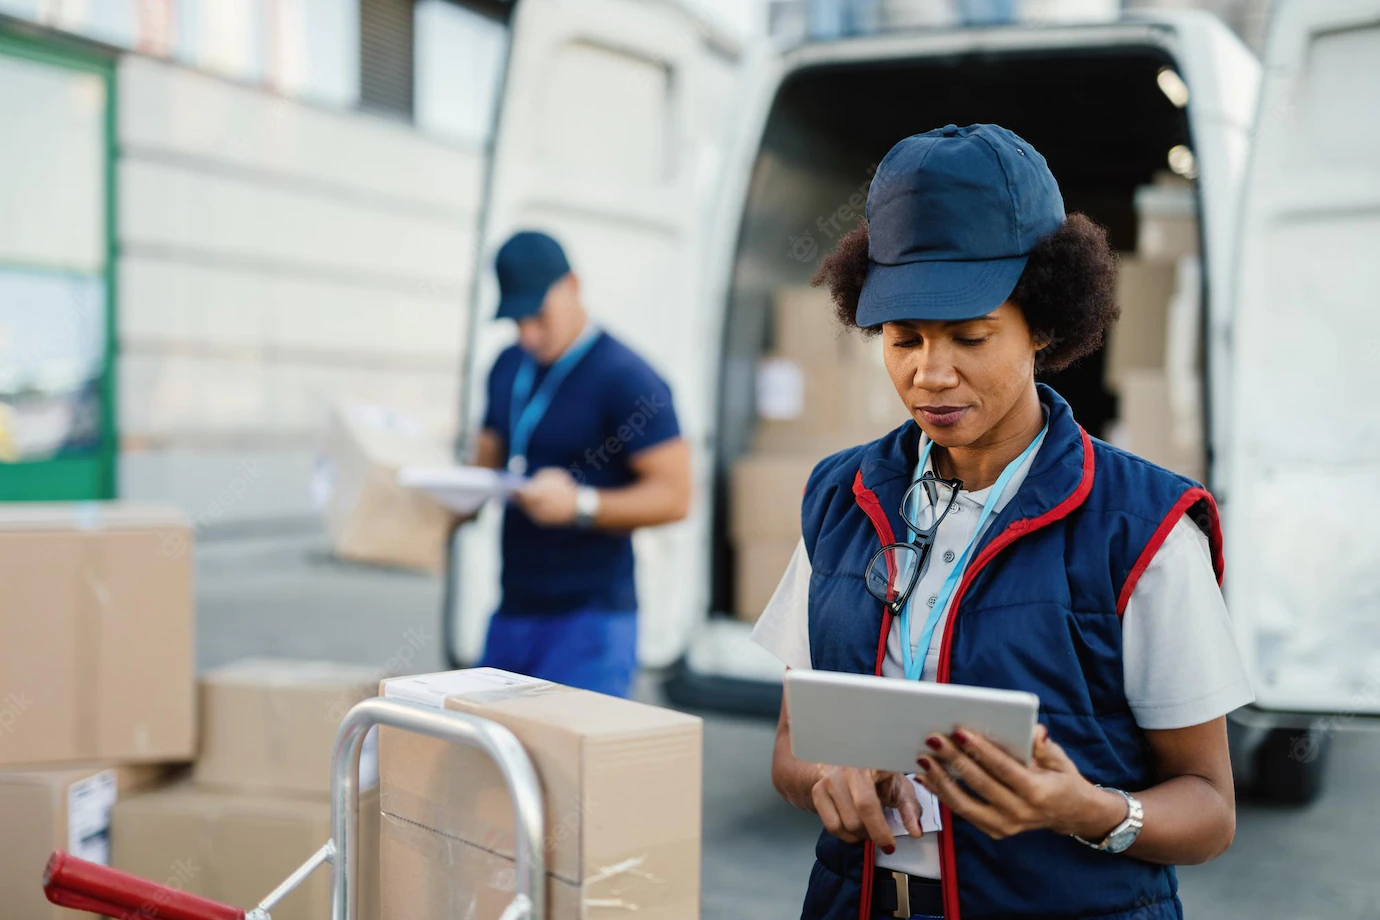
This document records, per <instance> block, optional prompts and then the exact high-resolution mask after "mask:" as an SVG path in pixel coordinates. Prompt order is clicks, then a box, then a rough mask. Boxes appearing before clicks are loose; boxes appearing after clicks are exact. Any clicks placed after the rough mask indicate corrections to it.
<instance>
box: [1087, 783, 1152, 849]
mask: <svg viewBox="0 0 1380 920" xmlns="http://www.w3.org/2000/svg"><path fill="white" fill-rule="evenodd" d="M1097 788H1098V789H1105V790H1107V791H1108V792H1115V793H1116V794H1117V795H1119V796H1121V797H1122V798H1123V799H1125V800H1126V819H1125V820H1124V821H1122V822H1121V823H1120V824H1118V825H1117V826H1116V827H1114V828H1112V829H1111V831H1110V832H1108V834H1107V836H1106V837H1103V838H1102V839H1101V840H1099V841H1092V840H1085V839H1083V838H1082V837H1079V836H1078V835H1077V834H1070V835H1069V836H1071V837H1073V839H1074V840H1077V841H1078V842H1079V843H1081V844H1084V845H1085V846H1090V847H1092V848H1093V849H1094V850H1102V851H1103V852H1105V853H1120V852H1122V851H1123V850H1125V849H1127V848H1128V847H1130V846H1131V844H1133V843H1135V842H1136V838H1137V837H1139V836H1140V831H1141V828H1142V827H1144V826H1145V808H1144V806H1142V805H1141V803H1140V799H1138V798H1136V797H1135V796H1133V795H1131V793H1129V792H1127V791H1126V790H1124V789H1115V788H1113V787H1111V786H1102V785H1098V786H1097ZM1128 832H1129V833H1128Z"/></svg>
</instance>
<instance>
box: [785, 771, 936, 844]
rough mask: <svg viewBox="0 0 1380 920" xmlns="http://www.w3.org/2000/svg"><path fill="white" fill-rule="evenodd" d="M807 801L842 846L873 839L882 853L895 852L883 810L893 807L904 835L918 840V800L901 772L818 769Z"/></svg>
mask: <svg viewBox="0 0 1380 920" xmlns="http://www.w3.org/2000/svg"><path fill="white" fill-rule="evenodd" d="M820 769H821V773H820V776H819V779H818V780H816V781H815V784H814V787H813V788H812V789H811V790H810V799H811V801H812V802H813V803H814V806H815V812H816V813H817V814H818V815H819V819H820V821H821V822H822V823H823V824H824V829H825V830H827V831H828V832H829V833H831V834H833V835H834V836H835V837H837V838H839V839H840V840H842V841H844V842H845V843H859V842H861V841H863V840H869V839H870V840H872V842H874V843H876V844H877V846H879V847H881V848H882V850H883V852H886V853H891V852H894V851H895V849H896V837H895V835H893V834H892V833H891V828H890V827H888V826H887V823H886V815H885V814H884V813H883V812H882V809H883V808H895V809H896V810H897V811H898V812H899V813H900V815H901V823H902V824H903V825H904V826H905V828H906V833H908V834H910V836H912V837H917V838H918V837H919V836H920V835H921V834H922V833H923V831H921V830H920V800H919V799H918V798H917V797H916V795H915V787H914V786H913V785H912V784H911V781H910V778H909V777H907V776H906V775H905V774H904V773H892V772H889V771H887V770H867V769H863V768H861V767H832V766H825V767H821V768H820Z"/></svg>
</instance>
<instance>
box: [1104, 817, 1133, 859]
mask: <svg viewBox="0 0 1380 920" xmlns="http://www.w3.org/2000/svg"><path fill="white" fill-rule="evenodd" d="M1139 836H1140V828H1139V827H1136V826H1135V825H1134V824H1132V825H1128V826H1127V827H1123V828H1120V829H1119V830H1117V831H1115V832H1114V833H1113V834H1112V835H1111V836H1110V837H1108V838H1107V852H1109V853H1120V852H1122V851H1123V850H1125V849H1127V848H1128V847H1130V845H1131V844H1133V843H1135V842H1136V838H1137V837H1139Z"/></svg>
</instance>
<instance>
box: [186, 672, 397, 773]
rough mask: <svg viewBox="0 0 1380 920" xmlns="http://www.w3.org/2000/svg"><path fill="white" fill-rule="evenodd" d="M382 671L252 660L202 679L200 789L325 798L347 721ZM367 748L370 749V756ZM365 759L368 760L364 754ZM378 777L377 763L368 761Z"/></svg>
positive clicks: (370, 770)
mask: <svg viewBox="0 0 1380 920" xmlns="http://www.w3.org/2000/svg"><path fill="white" fill-rule="evenodd" d="M381 676H382V675H381V674H380V673H379V671H378V670H377V669H375V668H367V667H361V666H359V665H348V664H335V663H331V662H324V661H290V660H284V659H269V658H253V659H247V660H244V661H239V662H236V663H234V664H230V665H226V666H225V667H221V668H216V669H215V670H212V671H209V672H207V673H206V674H204V675H202V678H201V691H200V693H201V751H200V753H199V755H198V757H197V762H196V771H195V774H194V776H195V779H196V783H197V785H199V786H203V787H208V788H219V789H224V790H228V791H232V792H261V793H272V794H288V795H291V794H301V795H315V796H321V797H325V796H327V795H329V794H330V791H331V752H332V750H333V749H334V747H335V735H336V730H337V729H338V728H339V727H340V720H341V719H343V718H344V717H345V714H346V713H347V712H349V711H350V709H351V707H353V706H354V705H355V704H356V703H358V702H360V701H361V700H365V699H368V698H370V697H372V696H374V695H375V694H376V693H377V689H378V682H379V678H380V677H381ZM367 753H368V751H367V750H366V755H367ZM362 759H365V758H364V757H362ZM360 772H361V774H362V775H364V776H369V775H370V774H372V775H373V777H374V780H372V781H365V785H366V786H372V785H374V782H375V781H376V778H377V773H378V767H377V763H374V764H373V765H372V766H371V765H370V764H369V763H367V762H364V763H361V765H360Z"/></svg>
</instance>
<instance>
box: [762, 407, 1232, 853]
mask: <svg viewBox="0 0 1380 920" xmlns="http://www.w3.org/2000/svg"><path fill="white" fill-rule="evenodd" d="M927 440H928V438H927V437H926V435H924V434H923V433H922V434H921V436H920V451H921V455H922V456H923V452H924V448H925V444H926V442H927ZM1038 455H1039V451H1038V449H1037V450H1036V451H1035V452H1034V453H1032V454H1031V455H1030V456H1029V457H1027V458H1026V459H1025V462H1024V463H1022V464H1021V466H1020V467H1019V468H1017V470H1016V471H1015V473H1014V474H1013V475H1012V477H1011V481H1010V483H1009V484H1008V485H1007V487H1006V490H1005V493H1004V494H1003V495H1002V496H1001V497H1000V498H999V499H998V500H997V503H996V505H995V506H994V508H993V511H992V514H991V515H990V516H989V517H988V519H987V522H986V523H985V524H984V527H983V530H984V532H985V531H986V529H987V527H989V526H991V522H992V521H993V520H995V519H996V517H997V515H998V514H1000V513H1001V510H1002V508H1004V507H1005V506H1006V504H1007V503H1008V502H1010V501H1011V499H1012V498H1014V497H1015V495H1016V492H1017V491H1018V490H1019V489H1020V486H1021V483H1022V482H1023V481H1024V480H1025V477H1026V474H1027V473H1029V471H1030V468H1031V466H1032V465H1033V464H1034V462H1035V457H1037V456H1038ZM932 469H933V465H932V464H927V465H926V470H932ZM923 472H925V470H917V472H916V476H917V477H918V476H919V475H920V474H921V473H923ZM989 493H990V489H983V490H980V491H977V492H960V493H959V496H958V500H957V501H956V502H955V504H954V506H953V508H952V509H951V510H950V512H949V514H948V516H947V517H945V518H944V520H943V521H942V522H941V523H940V525H939V530H938V532H937V533H936V534H935V541H934V546H933V548H932V549H931V551H930V558H929V563H928V565H927V566H926V569H925V572H924V574H923V575H922V576H921V578H920V581H919V583H917V584H916V586H915V588H914V590H913V592H912V595H911V596H912V598H913V602H912V603H913V606H912V607H911V617H910V619H911V637H910V641H911V642H912V643H914V642H917V641H919V638H920V633H921V630H922V629H923V627H924V622H925V619H926V617H927V615H928V614H929V612H930V606H932V605H933V603H934V599H935V597H936V595H938V593H939V590H940V586H941V585H942V584H943V583H944V579H945V577H946V576H947V575H948V574H949V572H950V571H951V570H952V569H953V567H954V565H956V564H957V562H958V557H960V556H961V555H962V554H963V550H964V549H965V548H966V547H967V545H968V543H969V541H970V540H972V538H973V532H974V530H975V529H976V527H977V523H978V518H979V516H980V515H981V513H982V506H983V504H984V503H985V502H986V501H987V498H988V495H989ZM887 510H888V511H891V510H892V509H887ZM859 574H861V572H859ZM809 596H810V559H809V555H808V553H807V552H806V550H805V542H804V541H803V540H802V541H801V542H800V544H799V545H798V546H797V547H796V549H795V554H794V555H793V556H792V557H791V561H790V564H789V565H788V566H787V567H786V573H785V575H783V576H782V578H781V582H780V584H779V585H777V588H776V593H775V594H773V595H772V598H771V601H770V602H768V604H767V607H766V609H765V610H764V611H763V612H762V616H761V618H760V619H759V620H758V621H757V625H756V626H755V627H754V628H753V631H752V638H753V641H755V642H756V643H757V644H758V645H761V646H762V647H763V648H765V649H766V650H767V651H769V652H771V653H772V654H773V655H775V656H776V657H777V658H779V659H780V660H781V661H782V662H783V663H785V665H786V666H787V667H791V668H799V669H802V670H808V669H809V668H810V660H811V659H810V632H809ZM948 606H949V605H948V604H947V603H946V605H945V609H944V610H943V611H941V614H940V619H939V625H938V626H937V627H936V628H935V630H934V635H933V637H932V639H931V642H930V647H929V649H928V650H927V652H926V656H925V665H924V669H923V671H922V673H921V679H922V680H934V679H935V675H936V673H937V670H938V666H939V652H940V647H941V644H942V642H943V636H944V625H945V623H946V621H947V620H948V617H949V611H948V609H947V608H948ZM1121 631H1122V652H1121V654H1122V659H1121V661H1122V668H1123V684H1124V686H1125V689H1126V698H1127V700H1128V702H1129V703H1130V707H1131V712H1132V714H1133V715H1134V717H1135V720H1136V724H1137V725H1139V726H1140V727H1141V728H1143V729H1151V730H1153V729H1171V728H1186V727H1188V726H1190V725H1199V724H1201V723H1203V722H1209V721H1211V720H1213V719H1215V718H1217V717H1219V716H1222V715H1225V714H1226V713H1228V712H1231V711H1232V710H1233V709H1236V708H1238V707H1240V706H1244V705H1246V704H1247V703H1250V702H1251V701H1252V700H1254V699H1255V694H1254V693H1253V692H1252V691H1251V686H1250V681H1249V680H1248V678H1247V676H1246V669H1245V667H1244V666H1243V664H1242V662H1241V656H1240V653H1239V652H1238V651H1237V648H1236V642H1235V640H1234V638H1233V636H1232V630H1231V623H1230V621H1229V619H1228V617H1227V609H1226V605H1225V604H1223V602H1222V592H1221V591H1220V590H1219V588H1218V586H1217V576H1216V573H1215V572H1214V571H1213V568H1212V553H1211V550H1210V548H1209V546H1208V541H1207V537H1206V535H1204V534H1203V532H1202V530H1200V529H1199V528H1198V526H1197V525H1196V524H1194V523H1193V522H1192V521H1190V520H1188V519H1187V518H1184V519H1182V520H1180V521H1179V522H1178V523H1177V524H1175V526H1174V528H1173V529H1172V530H1171V531H1170V532H1169V536H1168V537H1167V538H1166V539H1165V541H1164V544H1163V545H1162V546H1161V547H1160V548H1159V550H1158V551H1157V552H1156V553H1155V556H1154V558H1153V559H1152V560H1151V562H1150V565H1149V566H1148V567H1147V568H1146V570H1145V572H1144V573H1143V574H1142V575H1141V577H1140V581H1138V582H1137V583H1136V587H1135V589H1134V590H1133V591H1132V592H1131V597H1130V598H1129V599H1128V601H1127V604H1126V610H1125V612H1124V613H1123V616H1122V620H1121ZM882 674H883V675H884V676H887V677H904V676H905V669H904V667H903V666H902V664H901V618H900V617H895V618H893V619H892V623H891V634H890V635H889V636H888V637H887V653H886V659H885V660H884V661H883V662H882ZM1054 740H1055V741H1058V740H1059V739H1057V738H1055V739H1054ZM915 789H916V792H917V794H918V795H919V797H920V803H921V806H922V810H923V812H924V813H923V815H922V821H921V827H922V829H923V830H924V831H925V835H924V836H923V837H922V838H921V839H919V840H915V839H912V838H911V837H908V836H904V829H903V828H902V827H901V825H900V821H899V819H897V817H896V815H895V814H894V813H893V814H889V815H888V820H889V821H890V823H891V826H892V829H893V831H900V834H898V836H897V839H896V852H895V853H893V854H891V855H890V856H888V855H887V854H885V853H883V852H882V851H881V850H878V851H877V865H878V866H880V867H882V868H886V869H894V870H896V871H898V872H905V873H908V874H910V875H915V876H920V877H923V878H938V877H939V842H938V838H937V837H936V836H935V835H934V834H932V833H930V831H932V830H937V829H938V828H939V808H938V803H937V802H936V801H935V799H934V798H933V796H931V795H930V794H929V793H928V792H927V791H926V790H925V789H924V787H922V786H920V785H919V784H918V783H916V785H915ZM888 811H891V810H890V809H888Z"/></svg>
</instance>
